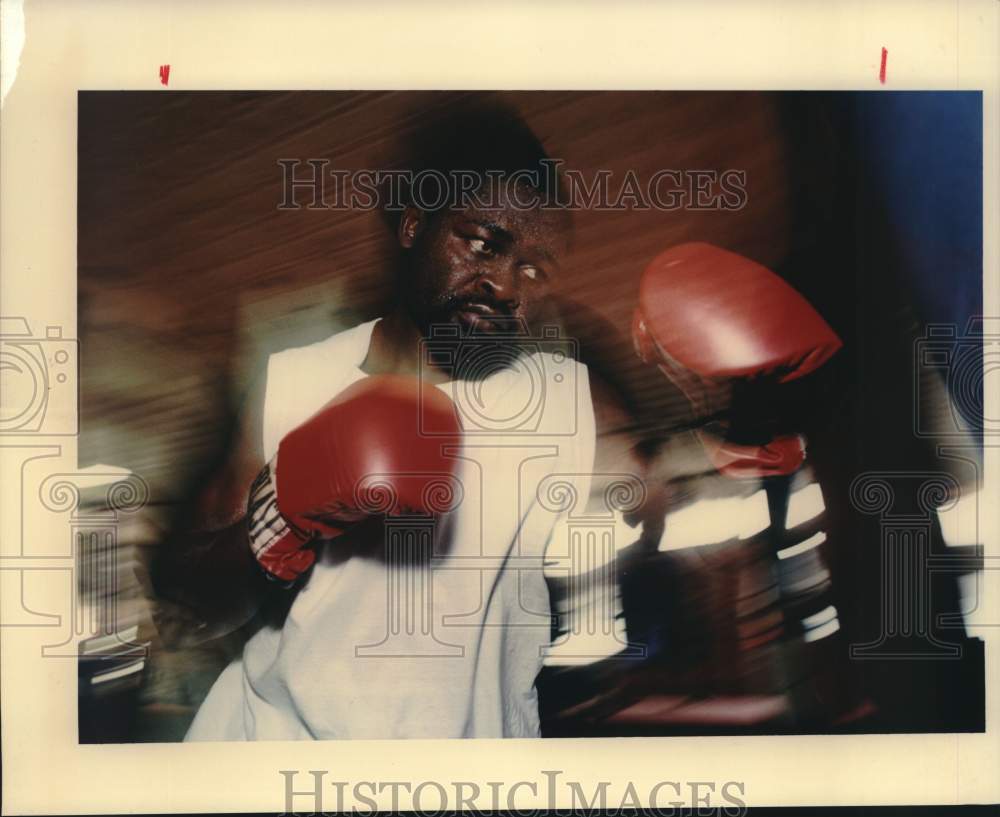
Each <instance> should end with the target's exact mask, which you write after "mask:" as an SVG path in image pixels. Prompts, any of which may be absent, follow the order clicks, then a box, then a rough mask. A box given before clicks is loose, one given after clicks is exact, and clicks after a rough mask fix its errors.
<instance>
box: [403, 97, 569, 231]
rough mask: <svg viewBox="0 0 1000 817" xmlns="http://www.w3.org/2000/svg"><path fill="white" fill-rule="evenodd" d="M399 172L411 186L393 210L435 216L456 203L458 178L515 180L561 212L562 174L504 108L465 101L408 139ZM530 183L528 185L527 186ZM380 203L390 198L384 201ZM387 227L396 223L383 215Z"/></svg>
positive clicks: (519, 120)
mask: <svg viewBox="0 0 1000 817" xmlns="http://www.w3.org/2000/svg"><path fill="white" fill-rule="evenodd" d="M406 154H407V155H406V157H405V158H404V160H403V162H402V169H405V170H406V171H408V178H409V179H412V180H414V181H415V184H412V185H403V188H402V189H401V191H400V193H401V196H400V197H397V201H396V203H397V205H399V204H401V205H403V206H407V205H411V206H417V207H420V209H422V210H425V211H427V212H431V213H433V212H438V211H441V210H444V209H446V208H448V207H451V206H455V205H457V204H458V203H459V200H460V198H461V196H460V195H459V193H460V192H461V191H460V190H459V189H458V187H457V184H458V183H459V180H460V174H476V175H477V176H478V177H480V178H481V179H482V180H484V181H485V180H486V179H488V178H490V176H492V177H493V178H496V179H508V180H509V179H512V178H514V177H515V176H516V177H517V178H518V180H519V181H520V182H521V183H523V184H526V185H527V186H528V187H530V188H531V189H532V190H533V192H534V194H536V195H535V198H536V199H537V201H538V202H539V203H540V204H542V205H543V206H546V207H561V201H562V198H563V197H562V196H561V195H560V191H561V190H562V187H561V185H562V175H561V173H559V170H558V165H559V163H558V162H556V161H555V160H553V159H552V158H550V156H549V155H548V153H547V152H546V150H545V148H544V146H543V145H542V143H541V141H540V140H539V138H538V137H537V136H536V135H535V133H534V131H532V129H531V128H530V127H529V126H528V124H527V123H526V122H525V121H524V120H523V119H522V118H521V116H520V115H519V114H518V113H517V112H516V111H514V110H512V109H511V108H509V107H507V106H505V105H502V104H496V103H493V104H489V103H487V104H484V103H478V104H477V103H472V104H470V103H469V102H468V100H466V101H464V102H461V103H458V104H457V105H454V106H452V107H451V109H449V110H447V111H445V112H443V113H442V114H438V115H437V116H434V117H433V118H432V119H429V120H428V121H427V122H426V123H425V124H423V125H422V126H421V127H420V128H419V129H418V130H417V131H416V132H415V133H412V134H411V135H410V137H409V143H408V146H407V149H406ZM529 180H530V181H529ZM383 201H384V202H388V201H390V197H387V196H383ZM387 216H389V218H390V222H391V223H396V221H398V218H399V212H398V207H397V210H396V212H395V213H387Z"/></svg>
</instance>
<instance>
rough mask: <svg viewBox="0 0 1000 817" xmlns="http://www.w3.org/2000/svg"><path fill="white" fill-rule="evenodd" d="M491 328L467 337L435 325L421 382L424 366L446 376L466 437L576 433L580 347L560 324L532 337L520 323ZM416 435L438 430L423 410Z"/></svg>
mask: <svg viewBox="0 0 1000 817" xmlns="http://www.w3.org/2000/svg"><path fill="white" fill-rule="evenodd" d="M490 324H491V331H489V332H476V331H472V332H470V333H463V332H462V329H461V328H460V327H459V326H456V325H451V324H444V325H436V326H434V327H432V329H431V333H430V336H429V337H427V338H424V339H422V340H421V343H420V347H421V348H420V358H419V361H420V369H421V380H422V382H427V379H426V377H424V375H425V374H428V373H429V372H428V370H429V369H434V370H436V371H445V372H447V373H449V375H450V377H451V382H450V384H449V386H448V389H449V392H450V396H451V398H452V400H453V402H454V404H455V406H456V407H457V409H458V412H459V415H460V419H461V421H462V430H463V434H464V435H466V436H469V435H496V434H513V435H522V434H540V435H551V436H571V435H574V434H576V433H577V425H578V422H577V420H578V406H577V357H578V351H579V349H578V344H577V342H576V341H575V340H573V339H572V338H567V337H564V336H562V334H561V332H560V329H559V327H557V326H545V327H542V329H541V331H540V332H539V333H538V334H531V333H530V332H529V330H528V327H527V324H526V323H525V322H524V321H522V320H519V319H511V320H509V321H505V322H500V321H497V320H494V319H491V320H490ZM556 394H559V395H561V397H560V399H554V398H555V395H556ZM420 431H421V433H422V434H431V435H433V434H435V433H436V431H435V429H434V428H433V427H431V426H430V425H429V424H426V423H424V422H423V412H421V425H420Z"/></svg>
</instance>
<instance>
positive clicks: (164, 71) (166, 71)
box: [160, 48, 885, 85]
mask: <svg viewBox="0 0 1000 817" xmlns="http://www.w3.org/2000/svg"><path fill="white" fill-rule="evenodd" d="M882 73H883V74H884V73H885V49H884V48H883V49H882ZM882 81H883V82H885V80H882ZM160 82H162V83H163V84H164V85H166V84H167V83H168V82H170V66H169V65H161V66H160Z"/></svg>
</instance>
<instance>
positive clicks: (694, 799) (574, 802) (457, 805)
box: [278, 769, 747, 817]
mask: <svg viewBox="0 0 1000 817" xmlns="http://www.w3.org/2000/svg"><path fill="white" fill-rule="evenodd" d="M278 774H279V775H281V777H282V781H281V783H282V786H283V787H284V804H285V806H284V809H285V810H284V813H285V814H319V813H324V811H325V812H335V813H338V814H345V813H350V814H375V813H376V812H377V811H379V810H382V811H386V810H388V811H389V812H390V813H392V814H397V813H399V812H400V811H415V812H418V813H420V814H430V815H437V814H443V813H445V812H446V811H457V810H463V811H470V812H472V813H474V814H481V813H483V812H493V813H497V812H500V811H501V810H502V811H507V812H510V813H512V814H518V815H524V817H528V816H529V815H531V816H532V817H533V815H536V814H542V813H545V814H557V815H563V814H578V813H580V812H581V811H585V812H586V813H591V812H594V811H596V810H598V809H599V810H600V811H601V813H607V814H637V813H638V812H639V810H640V809H643V810H644V811H646V812H647V813H652V814H657V815H662V817H682V815H683V816H684V817H688V815H703V814H704V815H709V814H711V815H720V814H723V815H730V816H731V817H738V815H743V814H746V811H747V808H746V801H745V799H744V798H745V796H746V785H745V783H743V781H739V780H725V781H718V780H685V781H680V780H659V781H657V782H655V783H653V784H651V785H650V784H636V783H634V782H632V781H627V782H626V783H625V784H624V785H622V784H620V783H619V784H613V783H612V782H611V781H609V780H590V781H586V782H584V781H580V780H573V779H571V778H566V777H565V776H564V775H565V772H563V771H560V770H556V769H542V770H540V772H539V776H538V778H536V779H522V780H480V781H476V780H447V781H439V780H420V781H413V780H357V781H349V780H336V779H332V778H330V777H329V775H330V772H329V770H328V769H310V770H308V771H300V770H296V769H281V770H280V771H279V772H278Z"/></svg>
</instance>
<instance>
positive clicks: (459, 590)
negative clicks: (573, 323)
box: [186, 321, 595, 740]
mask: <svg viewBox="0 0 1000 817" xmlns="http://www.w3.org/2000/svg"><path fill="white" fill-rule="evenodd" d="M375 323H376V322H375V321H372V322H369V323H365V324H362V325H360V326H357V327H355V328H353V329H350V330H347V331H345V332H341V333H339V334H337V335H334V336H333V337H331V338H328V339H327V340H325V341H321V342H319V343H316V344H312V345H310V346H305V347H302V348H297V349H289V350H287V351H284V352H280V353H278V354H275V355H272V356H271V358H270V359H269V361H268V368H267V386H266V391H265V398H264V427H263V435H264V438H263V443H264V452H265V455H266V457H267V458H268V459H270V458H271V457H272V456H273V455H274V454H275V452H276V451H277V448H278V443H279V441H280V440H281V438H282V437H283V436H284V435H285V434H287V433H288V432H289V431H290V430H291V429H293V428H295V427H296V426H297V425H299V424H300V423H302V422H303V421H304V420H306V419H307V418H308V417H310V416H311V415H312V414H314V413H315V412H316V411H317V410H318V409H319V408H321V407H322V406H323V405H324V404H325V403H326V402H327V401H329V400H330V399H331V398H333V397H334V396H336V395H337V394H338V393H339V392H340V391H341V390H343V389H344V388H346V387H347V386H349V385H350V384H351V383H353V382H355V381H357V380H360V379H361V378H363V377H365V376H366V374H365V373H364V372H363V371H362V370H361V369H360V368H359V367H360V366H361V364H362V363H363V361H364V359H365V357H366V355H367V352H368V345H369V342H370V339H371V333H372V329H373V328H374V326H375ZM441 388H442V389H443V390H444V391H445V392H446V393H447V394H449V396H451V397H452V399H453V400H455V402H456V404H457V405H458V406H459V409H460V413H461V415H462V420H463V428H464V429H465V434H464V438H463V439H464V442H463V447H462V451H461V458H462V462H461V465H460V467H459V472H458V473H459V479H460V484H461V486H462V489H463V492H464V495H463V498H462V501H461V503H460V504H459V505H458V507H457V509H456V510H454V511H452V512H450V513H449V514H447V515H446V516H445V517H443V518H440V519H439V520H438V522H437V523H436V525H435V526H433V527H432V528H427V529H420V528H418V529H414V528H413V526H412V524H411V525H410V526H409V527H407V528H406V529H405V530H402V529H401V530H398V531H397V530H394V529H392V523H387V524H386V526H385V527H386V530H385V531H381V530H379V531H378V533H377V534H375V535H376V536H378V537H381V538H382V540H383V541H380V542H375V543H372V544H373V548H372V553H373V554H375V555H374V556H360V555H353V556H349V557H346V558H345V556H344V553H343V551H341V552H340V553H338V551H337V542H336V540H334V541H333V542H329V543H326V545H325V546H324V547H323V549H322V550H321V551H320V555H319V558H318V559H317V563H316V565H315V567H314V568H313V570H312V572H311V574H310V575H309V577H308V580H307V581H306V583H305V585H304V586H303V587H302V589H301V590H300V591H299V593H298V595H297V596H296V598H295V600H294V602H293V603H292V605H291V608H290V610H289V613H288V616H287V618H286V620H285V623H284V625H283V627H281V628H280V629H277V628H274V627H264V628H263V629H261V630H259V631H258V632H257V633H256V634H255V635H254V636H253V637H251V638H250V640H249V641H248V642H247V643H246V645H245V647H244V650H243V655H242V657H241V658H240V659H237V660H235V661H234V662H233V663H232V664H230V665H229V666H228V667H227V668H226V669H225V670H224V671H223V672H222V674H221V675H220V676H219V678H218V680H217V681H216V683H215V685H214V686H213V687H212V689H211V690H210V692H209V694H208V697H207V698H206V699H205V701H204V703H203V704H202V706H201V708H200V709H199V711H198V713H197V716H196V717H195V720H194V723H193V724H192V726H191V729H190V730H189V732H188V734H187V738H186V739H187V740H294V739H310V738H312V739H336V738H455V737H489V738H494V737H534V736H537V735H538V705H537V698H536V692H535V688H534V681H535V677H536V675H537V674H538V671H539V669H540V668H541V661H542V657H543V655H544V650H545V648H546V645H548V643H549V640H550V618H549V596H548V590H547V587H546V584H545V580H544V577H543V573H542V557H543V556H544V554H545V552H546V548H548V547H549V546H550V545H551V546H552V547H553V548H556V547H560V545H557V544H556V543H555V541H554V539H555V538H558V537H559V536H560V533H559V532H560V531H565V525H561V524H559V522H560V521H561V520H564V519H565V517H566V514H567V512H569V511H572V510H573V509H574V508H570V507H567V502H566V501H565V498H566V496H567V489H568V491H569V492H570V493H575V494H576V496H577V505H576V506H574V507H575V509H576V510H579V509H582V507H583V505H584V504H585V502H586V497H587V494H588V492H589V485H590V473H591V471H592V469H593V459H594V438H595V430H594V416H593V408H592V405H591V400H590V389H589V383H588V379H587V370H586V367H584V366H583V365H582V364H579V363H577V362H576V361H574V360H573V359H572V358H571V357H565V356H563V355H562V354H561V353H560V352H559V351H552V350H551V349H546V341H545V340H541V341H540V342H539V350H538V351H537V352H535V353H533V354H532V355H530V356H529V357H527V358H525V359H522V360H521V361H520V362H519V363H518V364H517V365H515V366H513V367H510V368H507V369H504V370H502V371H499V372H497V373H495V374H493V375H491V376H490V377H488V378H486V379H485V380H482V381H479V382H476V381H462V380H456V381H454V382H452V383H447V384H443V385H442V386H441ZM561 547H562V548H563V549H565V548H566V547H567V545H566V544H565V543H563V544H562V545H561Z"/></svg>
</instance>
